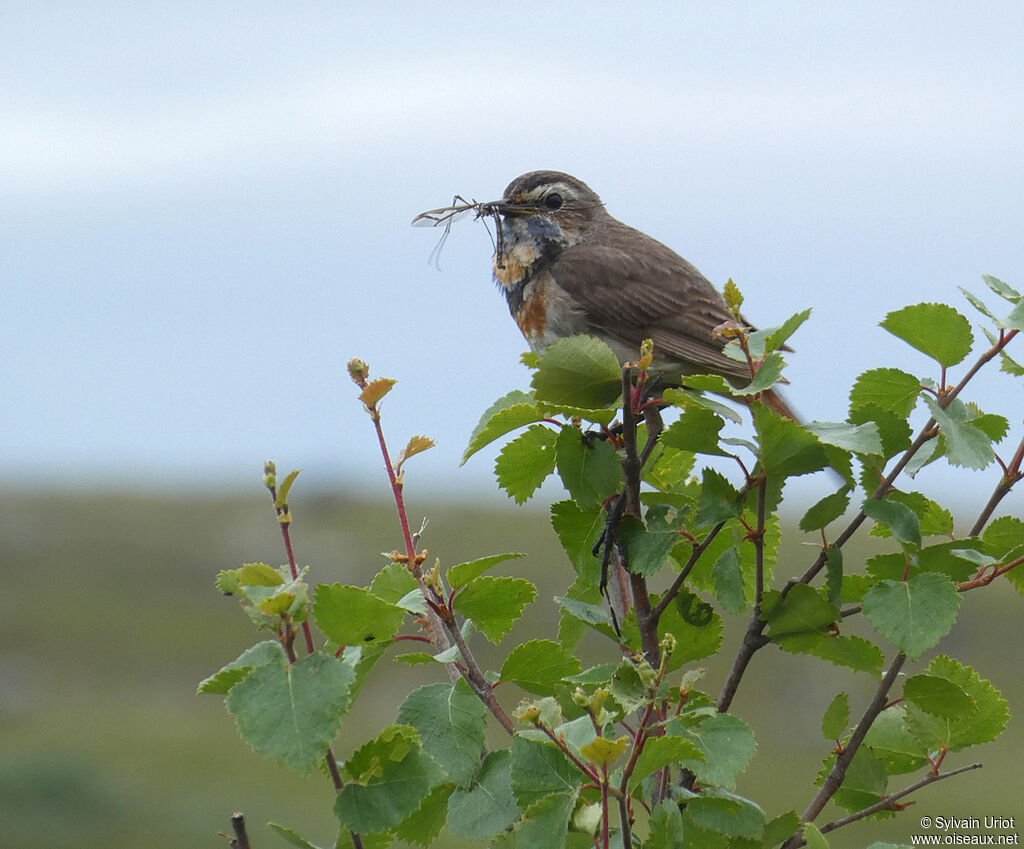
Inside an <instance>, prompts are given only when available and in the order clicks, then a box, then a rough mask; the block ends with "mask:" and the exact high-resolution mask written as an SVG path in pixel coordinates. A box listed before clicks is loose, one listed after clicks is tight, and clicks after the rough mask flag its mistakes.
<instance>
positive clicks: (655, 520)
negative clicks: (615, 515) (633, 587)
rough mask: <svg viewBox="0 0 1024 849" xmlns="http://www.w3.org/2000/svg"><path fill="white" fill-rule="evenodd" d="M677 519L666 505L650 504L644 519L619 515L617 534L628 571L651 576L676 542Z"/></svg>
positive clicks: (660, 565) (674, 513) (677, 540)
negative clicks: (624, 548)
mask: <svg viewBox="0 0 1024 849" xmlns="http://www.w3.org/2000/svg"><path fill="white" fill-rule="evenodd" d="M680 521H681V517H679V516H678V515H677V514H676V511H675V510H674V509H673V508H671V507H669V506H668V505H667V504H656V505H654V506H653V507H651V508H650V509H649V510H648V511H647V514H646V516H645V517H644V522H641V521H640V520H639V519H637V518H636V517H635V516H623V517H622V521H621V522H620V524H619V534H620V536H621V539H622V542H623V544H624V545H625V547H626V554H627V558H628V561H629V571H630V572H631V573H633V574H635V575H644V576H648V575H653V574H654V573H655V572H657V571H658V569H660V568H661V567H662V566H664V565H665V562H666V561H667V560H668V556H669V554H670V553H671V551H672V549H673V548H674V547H675V545H676V543H677V542H679V528H678V525H679V523H680ZM645 523H646V526H645Z"/></svg>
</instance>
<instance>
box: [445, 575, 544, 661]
mask: <svg viewBox="0 0 1024 849" xmlns="http://www.w3.org/2000/svg"><path fill="white" fill-rule="evenodd" d="M536 597H537V588H536V587H535V586H534V585H533V584H531V583H530V582H529V581H527V580H526V579H525V578H493V577H491V576H489V575H483V576H481V577H479V578H475V579H474V580H472V581H470V582H469V583H468V584H466V586H465V587H463V589H462V590H461V591H460V592H458V593H457V594H456V596H455V609H456V610H458V611H459V613H461V614H462V615H463V616H465V617H466V618H467V619H472V620H473V624H474V625H475V626H476V628H477V630H478V631H480V633H481V634H483V635H484V636H485V637H487V639H488V640H490V641H491V642H492V643H494V644H495V645H497V644H498V643H500V642H501V641H502V639H504V637H505V635H506V634H507V633H508V632H509V631H510V630H512V626H513V625H514V624H515V622H516V620H517V619H518V618H519V617H520V616H522V615H523V608H525V607H526V605H527V604H529V603H530V602H532V601H533V600H534V599H535V598H536Z"/></svg>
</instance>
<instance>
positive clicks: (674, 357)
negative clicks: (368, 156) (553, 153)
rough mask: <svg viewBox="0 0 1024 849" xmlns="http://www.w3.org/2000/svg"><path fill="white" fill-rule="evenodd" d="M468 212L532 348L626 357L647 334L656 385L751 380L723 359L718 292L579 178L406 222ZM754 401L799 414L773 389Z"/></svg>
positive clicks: (561, 177) (522, 185)
mask: <svg viewBox="0 0 1024 849" xmlns="http://www.w3.org/2000/svg"><path fill="white" fill-rule="evenodd" d="M459 200H461V198H460V199H459ZM469 212H475V213H476V215H477V217H484V216H489V217H493V218H494V219H495V221H496V223H497V239H496V248H495V252H494V277H495V280H497V282H498V284H499V286H500V287H501V290H502V292H503V293H504V295H505V298H506V300H507V301H508V306H509V310H510V311H511V313H512V317H513V318H514V319H515V320H516V323H517V324H518V325H519V329H520V330H521V331H522V333H523V336H525V337H526V341H527V342H528V343H529V345H530V348H531V349H532V350H533V351H534V352H537V353H540V352H541V351H543V350H544V349H545V348H547V347H548V346H549V345H553V344H554V343H555V342H557V341H558V340H559V339H561V338H562V337H564V336H572V335H575V334H577V333H586V334H589V335H591V336H596V337H597V338H598V339H601V340H602V341H603V342H605V343H606V344H607V345H608V346H609V347H610V348H611V349H612V351H614V352H615V355H616V356H617V357H618V358H619V361H620V362H623V363H625V362H629V361H632V360H636V359H637V358H638V357H639V353H640V345H641V343H642V342H643V341H644V340H645V339H651V340H652V341H653V342H654V362H653V364H652V367H651V369H650V371H651V373H652V375H653V376H655V377H656V381H655V385H656V386H661V387H665V386H680V385H683V384H684V383H685V377H686V375H692V374H719V375H722V376H723V377H725V378H726V379H728V380H729V381H730V382H731V383H734V384H735V385H737V386H743V385H746V384H748V383H749V382H750V369H749V367H748V365H747V364H746V363H743V362H739V361H737V360H734V359H731V358H729V357H727V356H726V355H725V354H724V353H723V352H722V349H723V348H724V347H725V344H726V341H727V340H726V339H724V338H723V337H721V336H720V335H718V334H716V328H719V327H720V326H721V325H723V324H727V323H729V322H734V321H735V317H734V316H733V314H732V312H731V311H730V310H729V308H728V306H727V305H726V302H725V298H724V297H723V296H722V294H721V293H720V292H719V291H718V290H717V289H716V288H715V287H714V286H713V285H712V284H711V282H710V281H709V280H708V279H707V278H706V277H704V275H703V274H701V273H700V271H698V270H697V269H696V268H695V267H694V266H693V265H691V264H690V263H689V262H687V261H686V260H685V259H683V258H682V257H681V256H679V254H677V253H676V252H675V251H673V250H672V249H671V248H668V247H666V246H665V245H663V244H662V243H661V242H659V241H657V240H656V239H652V238H651V237H650V236H648V235H647V234H646V233H642V232H640V231H639V230H637V229H635V228H633V227H630V226H628V225H626V224H623V223H622V222H621V221H619V220H618V219H616V218H613V217H612V216H611V215H610V214H609V213H608V211H607V210H606V209H605V208H604V204H603V203H602V202H601V198H600V197H598V195H597V193H596V192H595V191H594V190H593V189H591V188H590V187H589V186H587V184H586V183H584V182H583V181H582V180H578V179H577V178H576V177H573V176H571V175H569V174H564V173H562V172H559V171H531V172H529V173H528V174H523V175H522V176H521V177H517V178H516V179H515V180H513V181H512V182H511V183H509V185H508V188H506V189H505V192H504V194H503V196H502V198H501V200H498V201H493V202H491V203H469V202H464V203H462V204H460V205H453V206H451V207H446V208H444V209H438V210H431V211H430V212H425V213H423V214H422V215H419V216H417V217H416V219H414V220H413V223H414V224H428V225H429V224H433V225H437V224H441V223H450V222H451V221H452V220H454V219H455V218H456V217H459V216H461V215H464V214H467V213H469ZM761 400H762V401H763V402H764V403H765V405H766V406H768V407H769V408H771V409H772V410H774V411H775V412H777V413H779V414H781V415H783V416H786V417H787V418H790V419H794V420H798V419H797V416H796V415H795V414H794V413H793V411H792V410H791V409H790V408H789V406H788V405H787V404H786V402H785V401H784V400H783V399H782V398H781V397H780V396H779V394H778V393H777V392H775V391H774V390H770V391H767V392H764V393H762V394H761Z"/></svg>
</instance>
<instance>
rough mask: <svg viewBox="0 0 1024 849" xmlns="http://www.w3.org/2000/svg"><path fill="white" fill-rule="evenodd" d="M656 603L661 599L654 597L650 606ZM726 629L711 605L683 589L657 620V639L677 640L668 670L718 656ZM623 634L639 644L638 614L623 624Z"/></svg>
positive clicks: (633, 642)
mask: <svg viewBox="0 0 1024 849" xmlns="http://www.w3.org/2000/svg"><path fill="white" fill-rule="evenodd" d="M657 602H658V597H657V596H652V597H651V603H652V604H657ZM723 629H724V628H723V625H722V618H721V617H720V616H719V615H718V614H717V613H716V612H715V610H714V608H713V607H712V606H711V605H710V604H708V603H707V602H706V601H704V600H703V599H702V598H701V597H700V596H698V595H697V594H696V593H693V592H690V591H689V590H688V589H687V588H686V587H683V588H682V589H680V591H679V594H678V595H677V596H676V597H675V599H673V601H672V604H670V605H669V606H668V607H666V608H665V612H664V613H662V614H661V618H660V619H659V620H658V637H659V638H664V637H665V635H666V634H672V635H673V636H674V637H675V638H676V650H675V651H674V652H673V653H672V657H670V658H669V661H668V666H667V669H668V671H669V672H672V671H674V670H676V669H679V667H681V666H682V665H683V664H686V663H690V662H691V661H694V660H700V659H702V658H705V657H711V656H712V655H713V654H715V652H717V651H718V650H719V648H721V646H722V632H723ZM623 634H629V635H630V636H631V640H632V644H634V645H639V643H640V639H639V638H640V634H639V631H638V630H636V617H635V615H631V616H630V617H629V619H627V620H626V622H625V623H623Z"/></svg>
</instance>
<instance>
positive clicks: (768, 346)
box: [760, 309, 811, 354]
mask: <svg viewBox="0 0 1024 849" xmlns="http://www.w3.org/2000/svg"><path fill="white" fill-rule="evenodd" d="M810 317H811V310H809V309H806V310H804V311H803V312H798V313H796V314H795V315H791V316H790V317H789V318H787V319H786V320H785V321H784V322H783V323H782V324H780V325H779V326H778V327H768V328H765V329H764V330H762V331H760V332H761V333H764V334H765V342H764V350H765V353H768V354H770V353H771V352H772V351H777V350H778V349H779V348H781V347H782V346H783V345H785V344H786V340H787V339H789V337H790V336H792V335H793V334H794V333H796V331H797V330H798V329H799V328H800V325H802V324H803V323H804V322H805V321H807V319H809V318H810Z"/></svg>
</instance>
